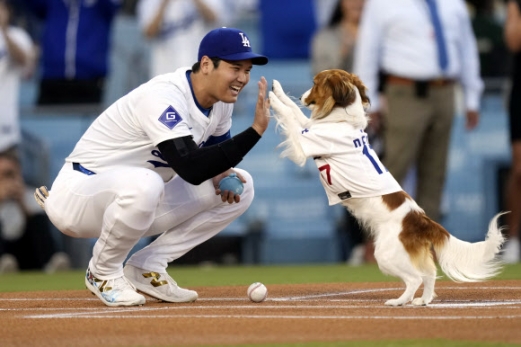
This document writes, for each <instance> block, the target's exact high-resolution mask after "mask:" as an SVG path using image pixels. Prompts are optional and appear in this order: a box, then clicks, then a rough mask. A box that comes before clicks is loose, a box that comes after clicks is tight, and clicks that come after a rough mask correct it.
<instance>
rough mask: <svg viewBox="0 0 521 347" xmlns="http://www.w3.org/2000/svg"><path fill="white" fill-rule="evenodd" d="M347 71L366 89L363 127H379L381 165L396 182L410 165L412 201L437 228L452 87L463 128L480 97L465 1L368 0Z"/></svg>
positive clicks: (473, 117)
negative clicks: (460, 100)
mask: <svg viewBox="0 0 521 347" xmlns="http://www.w3.org/2000/svg"><path fill="white" fill-rule="evenodd" d="M354 72H355V73H356V74H357V75H359V76H360V78H361V79H362V81H364V83H365V85H366V86H367V88H368V89H369V97H370V100H371V108H370V117H371V122H370V125H369V126H370V127H375V128H380V127H381V126H382V125H383V133H384V148H385V156H384V157H383V163H384V165H385V166H386V167H387V169H388V170H389V171H390V172H391V173H392V175H393V176H394V177H395V178H396V180H397V181H399V182H401V183H403V181H404V179H405V177H406V175H407V173H408V171H409V170H410V168H411V167H414V166H415V167H416V201H417V202H418V205H420V206H421V207H422V208H423V209H424V210H425V213H426V214H427V216H429V217H430V218H432V219H433V220H435V221H438V222H440V221H441V213H440V204H441V198H442V193H443V188H444V184H445V175H446V167H447V157H448V151H449V143H450V135H451V129H452V123H453V119H454V116H455V113H456V107H455V97H456V92H457V83H459V84H460V85H461V87H462V89H463V92H464V106H465V109H466V112H465V116H466V128H467V129H468V130H471V129H474V128H475V127H476V126H477V124H478V122H479V106H480V105H479V104H480V98H481V93H482V91H483V81H482V80H481V77H480V65H479V56H478V50H477V47H476V38H475V36H474V33H473V31H472V26H471V22H470V17H469V13H468V10H467V7H466V4H465V2H464V1H462V0H402V1H400V2H399V3H396V2H391V1H386V0H367V1H366V4H365V7H364V12H363V14H362V20H361V24H360V30H359V36H358V41H357V46H356V49H355V62H354ZM379 73H383V75H384V76H385V78H384V82H383V87H382V92H383V94H384V96H385V101H386V112H385V113H383V112H380V111H381V107H380V102H379V99H378V93H377V91H378V83H379V82H378V81H379Z"/></svg>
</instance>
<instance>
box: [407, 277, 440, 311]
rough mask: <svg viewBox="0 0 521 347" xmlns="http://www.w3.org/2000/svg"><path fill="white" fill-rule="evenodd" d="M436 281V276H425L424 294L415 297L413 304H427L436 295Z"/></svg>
mask: <svg viewBox="0 0 521 347" xmlns="http://www.w3.org/2000/svg"><path fill="white" fill-rule="evenodd" d="M434 283H436V276H424V277H423V295H422V296H421V298H415V299H414V300H413V301H412V302H411V304H412V305H414V306H427V305H428V304H430V303H431V302H432V299H434V298H435V297H436V293H434Z"/></svg>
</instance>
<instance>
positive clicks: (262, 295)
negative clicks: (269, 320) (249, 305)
mask: <svg viewBox="0 0 521 347" xmlns="http://www.w3.org/2000/svg"><path fill="white" fill-rule="evenodd" d="M247 293H248V298H250V300H251V301H253V302H263V301H264V300H266V298H267V297H268V288H266V286H265V285H264V284H262V283H260V282H255V283H252V284H251V285H250V286H249V287H248V292H247Z"/></svg>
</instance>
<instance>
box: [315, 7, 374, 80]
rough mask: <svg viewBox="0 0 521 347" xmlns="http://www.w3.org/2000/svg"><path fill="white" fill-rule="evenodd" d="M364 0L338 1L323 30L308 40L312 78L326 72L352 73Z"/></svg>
mask: <svg viewBox="0 0 521 347" xmlns="http://www.w3.org/2000/svg"><path fill="white" fill-rule="evenodd" d="M364 2H365V0H338V2H337V5H336V7H335V9H334V11H333V14H332V16H331V19H330V20H329V23H328V24H327V26H326V27H324V28H322V29H320V30H319V31H318V32H317V33H315V34H314V35H313V37H312V40H311V67H312V71H313V75H316V74H317V73H319V72H320V71H322V70H327V69H343V70H346V71H349V72H350V71H352V70H353V59H354V47H355V43H356V38H357V35H358V25H359V23H360V17H361V15H362V9H363V7H364Z"/></svg>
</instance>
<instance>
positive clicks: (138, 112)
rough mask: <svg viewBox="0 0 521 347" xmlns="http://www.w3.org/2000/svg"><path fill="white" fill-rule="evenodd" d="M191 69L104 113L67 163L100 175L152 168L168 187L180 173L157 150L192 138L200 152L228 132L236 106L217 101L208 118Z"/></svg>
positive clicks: (159, 81)
mask: <svg viewBox="0 0 521 347" xmlns="http://www.w3.org/2000/svg"><path fill="white" fill-rule="evenodd" d="M190 69H191V68H190V67H183V68H179V69H177V70H176V71H175V72H173V73H169V74H164V75H159V76H157V77H155V78H153V79H151V80H150V81H149V82H147V83H145V84H142V85H141V86H139V87H138V88H136V89H134V90H133V91H131V92H130V93H128V94H127V95H125V96H124V97H122V98H120V99H119V100H117V101H116V102H115V103H114V104H112V105H111V106H110V107H109V108H107V110H105V111H104V112H103V113H102V114H101V115H100V116H99V117H98V118H97V119H96V120H95V121H94V122H93V123H92V124H91V126H90V127H89V128H88V129H87V131H86V132H85V134H84V135H83V136H82V137H81V139H80V140H79V141H78V143H77V144H76V147H75V148H74V150H73V151H72V153H71V154H70V155H69V156H68V157H67V158H66V159H65V161H66V162H69V163H74V162H76V163H80V164H81V165H82V166H84V167H85V168H87V169H88V170H91V171H93V172H95V173H101V172H103V171H106V170H107V169H110V168H113V167H116V166H133V167H143V168H147V169H151V170H153V171H155V172H157V173H158V174H159V175H160V176H161V177H162V178H163V180H164V181H165V182H166V181H168V180H170V179H171V178H172V177H173V176H174V175H175V172H174V171H173V169H172V168H171V167H170V166H169V165H168V163H167V162H166V160H164V159H163V158H162V156H161V153H160V152H159V150H158V148H157V145H158V144H159V143H161V142H163V141H166V140H170V139H173V138H177V137H183V136H193V140H194V141H195V143H197V145H199V146H200V147H201V146H202V145H203V144H204V142H205V141H207V140H208V138H209V137H210V136H212V135H213V136H220V135H224V134H225V133H227V132H228V131H229V130H230V128H231V124H232V118H231V116H232V111H233V104H227V103H223V102H217V103H215V104H214V105H213V107H212V110H211V112H210V114H209V116H208V117H207V116H205V115H204V114H203V113H202V112H201V110H200V109H199V108H198V107H197V104H196V103H195V100H194V96H193V94H192V91H191V88H190V84H189V82H188V80H187V77H186V72H187V71H188V70H190Z"/></svg>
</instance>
